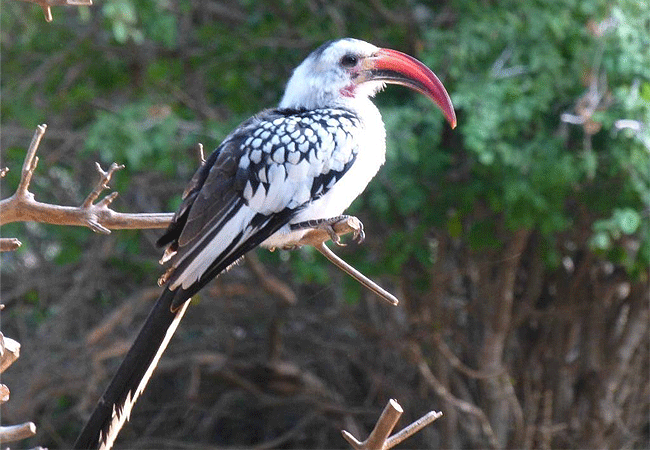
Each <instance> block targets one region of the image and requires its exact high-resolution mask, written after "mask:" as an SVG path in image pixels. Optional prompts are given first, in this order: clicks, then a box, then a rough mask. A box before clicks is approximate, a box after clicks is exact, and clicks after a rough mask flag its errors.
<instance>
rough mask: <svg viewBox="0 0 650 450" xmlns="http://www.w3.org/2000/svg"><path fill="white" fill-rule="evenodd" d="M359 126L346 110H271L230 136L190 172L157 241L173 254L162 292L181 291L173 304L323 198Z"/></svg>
mask: <svg viewBox="0 0 650 450" xmlns="http://www.w3.org/2000/svg"><path fill="white" fill-rule="evenodd" d="M359 125H360V123H359V119H358V118H357V117H356V116H355V115H354V114H353V113H351V112H350V111H347V110H344V109H322V110H312V111H303V110H269V111H265V112H263V113H261V114H260V115H258V116H255V117H253V118H251V119H249V120H248V121H246V122H244V123H243V124H242V125H241V126H240V127H238V128H237V129H236V130H235V131H234V132H233V133H232V134H231V135H229V136H228V137H227V138H226V139H225V140H224V142H223V143H222V144H221V145H220V146H219V147H218V148H217V149H216V150H215V151H214V153H213V154H212V155H210V157H209V158H208V160H207V161H206V163H205V164H204V165H203V166H202V167H201V168H200V169H199V170H198V171H197V172H196V174H195V175H194V177H193V178H192V181H191V182H190V185H189V186H188V189H187V190H186V192H185V194H184V200H183V203H182V204H181V207H180V208H179V210H178V212H177V213H176V215H175V216H174V220H173V222H172V224H171V225H170V226H169V228H168V230H167V232H166V233H165V235H163V236H162V237H161V238H160V240H159V241H158V243H159V244H160V245H166V244H169V245H170V246H171V249H172V250H175V251H176V255H175V256H174V257H173V259H172V266H173V267H174V272H173V274H172V276H171V278H170V280H169V284H168V286H169V289H171V290H175V289H177V288H180V289H182V290H183V291H185V293H186V295H180V296H177V299H178V300H179V301H180V302H181V303H182V302H183V301H185V300H186V299H188V298H189V297H190V296H192V295H193V294H194V293H195V292H196V291H198V290H199V289H200V288H201V287H203V286H204V285H205V283H207V282H208V281H209V280H210V279H212V278H213V277H214V276H216V275H217V274H218V273H220V272H221V271H223V270H224V269H226V268H227V267H228V266H229V265H230V264H232V263H233V262H235V261H236V260H237V259H239V258H240V257H241V256H242V255H243V254H245V253H246V252H247V251H249V250H251V249H252V248H254V247H256V246H257V245H259V244H260V243H262V242H263V241H264V240H265V239H266V238H267V237H269V236H270V235H272V234H273V233H275V232H276V231H277V230H278V229H279V228H281V227H282V226H283V225H285V224H287V223H289V221H290V220H291V219H292V218H293V217H294V216H295V215H296V213H297V212H299V211H300V210H301V208H303V207H304V206H306V205H307V204H309V202H311V201H313V200H314V199H316V198H318V197H320V196H322V195H324V194H325V193H326V192H327V191H328V190H329V189H330V188H331V187H332V186H333V185H334V184H335V183H336V182H337V181H338V180H339V179H340V178H341V177H342V176H343V175H344V174H345V173H346V172H347V170H348V169H349V168H350V167H351V165H352V164H353V163H354V161H355V159H356V155H357V151H358V147H357V146H356V145H355V144H354V142H355V138H354V133H355V130H356V129H357V127H359ZM175 306H178V305H175Z"/></svg>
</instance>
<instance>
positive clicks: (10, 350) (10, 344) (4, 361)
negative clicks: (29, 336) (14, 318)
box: [0, 333, 20, 373]
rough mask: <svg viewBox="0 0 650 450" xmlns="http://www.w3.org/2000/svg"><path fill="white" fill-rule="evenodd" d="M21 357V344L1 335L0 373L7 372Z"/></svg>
mask: <svg viewBox="0 0 650 450" xmlns="http://www.w3.org/2000/svg"><path fill="white" fill-rule="evenodd" d="M19 356H20V344H19V343H18V342H17V341H15V340H13V339H11V338H8V337H4V336H3V334H2V333H0V373H3V372H4V371H5V370H7V367H9V366H10V365H12V364H13V362H14V361H15V360H17V359H18V357H19Z"/></svg>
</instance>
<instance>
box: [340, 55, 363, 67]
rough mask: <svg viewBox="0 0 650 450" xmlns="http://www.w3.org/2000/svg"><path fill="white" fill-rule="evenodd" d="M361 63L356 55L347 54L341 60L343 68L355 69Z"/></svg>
mask: <svg viewBox="0 0 650 450" xmlns="http://www.w3.org/2000/svg"><path fill="white" fill-rule="evenodd" d="M357 62H359V58H358V57H357V56H355V55H351V54H347V55H345V56H343V58H341V65H342V66H343V67H354V66H356V65H357Z"/></svg>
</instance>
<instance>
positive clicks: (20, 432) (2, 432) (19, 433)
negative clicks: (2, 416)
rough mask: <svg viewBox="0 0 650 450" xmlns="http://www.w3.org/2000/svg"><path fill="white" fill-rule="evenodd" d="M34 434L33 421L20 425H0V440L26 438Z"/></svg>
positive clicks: (8, 440) (7, 440)
mask: <svg viewBox="0 0 650 450" xmlns="http://www.w3.org/2000/svg"><path fill="white" fill-rule="evenodd" d="M35 434H36V425H34V422H25V423H22V424H20V425H11V426H8V427H1V426H0V442H2V443H5V442H13V441H20V440H21V439H27V438H28V437H32V436H34V435H35Z"/></svg>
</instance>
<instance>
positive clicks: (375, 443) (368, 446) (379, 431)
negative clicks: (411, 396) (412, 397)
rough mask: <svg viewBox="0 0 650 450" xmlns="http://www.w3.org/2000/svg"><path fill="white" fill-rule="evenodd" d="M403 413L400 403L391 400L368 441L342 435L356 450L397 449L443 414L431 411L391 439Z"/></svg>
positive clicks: (343, 433) (348, 434) (343, 431)
mask: <svg viewBox="0 0 650 450" xmlns="http://www.w3.org/2000/svg"><path fill="white" fill-rule="evenodd" d="M403 412H404V411H403V410H402V407H401V406H400V405H399V403H397V401H395V400H393V399H391V400H390V401H389V402H388V404H387V405H386V407H385V408H384V411H383V412H382V413H381V416H380V417H379V419H378V420H377V423H376V425H375V428H374V429H373V430H372V432H371V433H370V436H368V439H366V440H365V441H363V442H361V441H359V440H358V439H357V438H355V437H354V436H353V435H352V434H351V433H349V432H348V431H345V430H342V431H341V434H342V435H343V438H344V439H345V440H346V441H348V443H349V444H350V445H351V446H352V448H353V449H355V450H388V449H391V448H393V447H395V446H396V445H397V444H399V443H401V442H402V441H404V440H405V439H407V438H409V437H411V436H413V435H414V434H415V433H417V432H418V431H420V430H421V429H422V428H424V427H426V426H427V425H429V424H430V423H432V422H433V421H434V420H436V419H438V418H439V417H441V416H442V413H441V412H436V411H431V412H429V413H427V414H426V415H424V416H423V417H421V418H419V419H418V420H416V421H415V422H413V423H412V424H410V425H408V426H407V427H406V428H404V429H403V430H402V431H400V432H399V433H397V434H395V435H393V436H391V437H389V436H390V433H391V432H392V431H393V428H395V425H397V422H398V421H399V418H400V417H401V415H402V413H403Z"/></svg>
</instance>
